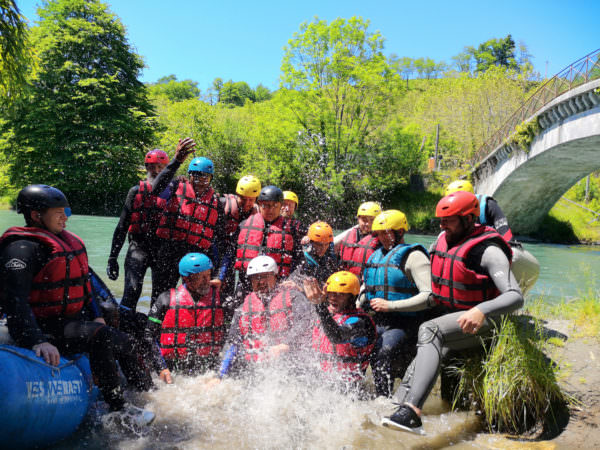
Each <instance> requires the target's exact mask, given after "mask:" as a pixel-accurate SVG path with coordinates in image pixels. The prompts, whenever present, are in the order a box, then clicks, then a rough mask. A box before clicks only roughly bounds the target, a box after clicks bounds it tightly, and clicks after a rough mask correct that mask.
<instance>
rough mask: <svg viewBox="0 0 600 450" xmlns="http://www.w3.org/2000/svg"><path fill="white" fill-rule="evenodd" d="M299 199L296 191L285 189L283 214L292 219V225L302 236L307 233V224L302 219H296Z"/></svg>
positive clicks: (282, 206)
mask: <svg viewBox="0 0 600 450" xmlns="http://www.w3.org/2000/svg"><path fill="white" fill-rule="evenodd" d="M298 205H299V200H298V196H297V195H296V193H294V192H292V191H283V204H282V205H281V215H282V216H283V217H284V218H286V219H290V220H291V221H292V227H293V228H295V229H296V230H297V232H298V233H300V234H301V235H302V236H305V235H306V233H307V231H308V230H307V228H306V225H304V224H303V223H302V222H301V221H300V220H298V219H294V214H295V213H296V210H297V209H298Z"/></svg>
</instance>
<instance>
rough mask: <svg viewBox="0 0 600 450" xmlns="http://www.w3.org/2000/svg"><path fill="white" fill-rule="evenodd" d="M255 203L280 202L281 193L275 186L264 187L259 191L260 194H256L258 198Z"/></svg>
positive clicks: (281, 199)
mask: <svg viewBox="0 0 600 450" xmlns="http://www.w3.org/2000/svg"><path fill="white" fill-rule="evenodd" d="M256 201H259V202H260V201H265V202H282V201H283V191H282V190H281V189H279V188H278V187H277V186H265V187H264V188H262V189H261V191H260V194H258V198H257V199H256Z"/></svg>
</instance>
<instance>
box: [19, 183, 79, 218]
mask: <svg viewBox="0 0 600 450" xmlns="http://www.w3.org/2000/svg"><path fill="white" fill-rule="evenodd" d="M61 207H62V208H65V214H66V215H67V217H68V216H70V215H71V208H70V207H69V201H68V200H67V197H65V194H63V193H62V192H61V191H60V190H58V189H56V188H55V187H52V186H47V185H45V184H30V185H29V186H26V187H24V188H23V189H21V191H20V192H19V195H18V196H17V212H18V213H20V214H26V213H27V212H29V211H45V210H46V209H48V208H61Z"/></svg>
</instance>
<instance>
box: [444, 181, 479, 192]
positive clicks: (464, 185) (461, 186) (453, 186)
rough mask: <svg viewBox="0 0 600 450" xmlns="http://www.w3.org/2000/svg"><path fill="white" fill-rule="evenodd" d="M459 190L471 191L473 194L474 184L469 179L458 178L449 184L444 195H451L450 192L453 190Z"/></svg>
mask: <svg viewBox="0 0 600 450" xmlns="http://www.w3.org/2000/svg"><path fill="white" fill-rule="evenodd" d="M457 191H467V192H470V193H471V194H473V193H474V191H473V185H472V184H471V182H470V181H469V180H456V181H453V182H452V183H450V184H449V185H448V187H447V188H446V192H445V193H444V195H449V194H452V193H453V192H457Z"/></svg>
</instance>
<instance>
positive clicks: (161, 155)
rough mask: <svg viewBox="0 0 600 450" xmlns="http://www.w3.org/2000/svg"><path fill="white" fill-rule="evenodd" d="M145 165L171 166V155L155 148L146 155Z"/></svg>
mask: <svg viewBox="0 0 600 450" xmlns="http://www.w3.org/2000/svg"><path fill="white" fill-rule="evenodd" d="M144 164H169V155H167V153H166V152H163V151H162V150H159V149H157V148H155V149H154V150H150V151H149V152H148V153H146V158H145V159H144Z"/></svg>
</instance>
